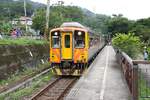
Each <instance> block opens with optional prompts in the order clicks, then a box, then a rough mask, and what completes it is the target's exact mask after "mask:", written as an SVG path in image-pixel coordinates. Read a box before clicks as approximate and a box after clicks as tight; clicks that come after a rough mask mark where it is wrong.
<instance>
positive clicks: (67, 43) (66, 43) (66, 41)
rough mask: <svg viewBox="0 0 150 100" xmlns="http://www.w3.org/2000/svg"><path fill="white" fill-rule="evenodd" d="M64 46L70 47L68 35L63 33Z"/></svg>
mask: <svg viewBox="0 0 150 100" xmlns="http://www.w3.org/2000/svg"><path fill="white" fill-rule="evenodd" d="M65 47H66V48H70V35H65Z"/></svg>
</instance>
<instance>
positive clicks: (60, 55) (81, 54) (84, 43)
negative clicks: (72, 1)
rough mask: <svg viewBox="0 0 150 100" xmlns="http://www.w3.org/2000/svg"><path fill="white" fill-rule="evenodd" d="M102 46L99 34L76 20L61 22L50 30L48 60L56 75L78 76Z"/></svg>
mask: <svg viewBox="0 0 150 100" xmlns="http://www.w3.org/2000/svg"><path fill="white" fill-rule="evenodd" d="M103 46H104V42H103V40H102V38H101V37H100V35H95V34H94V33H92V32H90V30H89V29H87V28H85V27H84V26H82V25H81V24H80V23H77V22H66V23H63V24H62V25H61V26H60V27H59V28H54V29H52V30H51V31H50V62H51V65H52V67H53V72H54V73H55V74H57V75H73V76H80V75H81V74H82V73H83V72H84V71H85V70H86V69H87V65H88V63H89V62H90V61H91V59H92V58H93V57H94V55H95V54H96V53H98V51H99V50H100V49H101V48H102V47H103Z"/></svg>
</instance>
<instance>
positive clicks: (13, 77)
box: [0, 62, 49, 87]
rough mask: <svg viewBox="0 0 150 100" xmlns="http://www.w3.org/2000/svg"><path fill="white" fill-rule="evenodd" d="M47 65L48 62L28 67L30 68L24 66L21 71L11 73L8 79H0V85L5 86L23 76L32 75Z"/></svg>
mask: <svg viewBox="0 0 150 100" xmlns="http://www.w3.org/2000/svg"><path fill="white" fill-rule="evenodd" d="M48 66H49V63H48V62H47V63H45V64H43V65H39V66H38V67H30V68H26V69H24V70H23V71H21V72H16V73H15V74H13V75H11V76H10V77H9V78H8V79H6V80H0V86H2V87H3V86H5V85H8V84H11V83H14V82H17V81H19V80H21V79H22V78H23V77H25V76H27V75H28V76H30V75H33V74H34V73H36V72H38V71H40V70H42V69H44V68H47V67H48Z"/></svg>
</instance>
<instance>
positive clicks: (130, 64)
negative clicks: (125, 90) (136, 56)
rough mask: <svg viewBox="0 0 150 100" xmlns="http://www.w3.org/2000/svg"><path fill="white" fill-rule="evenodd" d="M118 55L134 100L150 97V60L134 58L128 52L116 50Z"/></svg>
mask: <svg viewBox="0 0 150 100" xmlns="http://www.w3.org/2000/svg"><path fill="white" fill-rule="evenodd" d="M116 57H117V59H118V61H119V64H120V65H121V67H122V70H123V74H124V77H125V79H126V82H127V85H128V87H129V90H130V93H131V95H132V100H140V98H146V100H147V98H149V99H150V62H149V61H144V60H132V59H131V58H130V57H129V56H128V55H127V54H125V53H124V52H121V51H119V50H116ZM141 65H142V66H141ZM143 66H147V67H143ZM143 88H144V89H143Z"/></svg>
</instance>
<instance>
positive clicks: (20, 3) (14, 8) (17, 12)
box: [0, 0, 44, 21]
mask: <svg viewBox="0 0 150 100" xmlns="http://www.w3.org/2000/svg"><path fill="white" fill-rule="evenodd" d="M26 2H27V3H26V8H27V16H31V15H32V14H33V12H34V10H35V9H37V8H39V7H44V5H43V4H40V3H35V2H32V1H30V0H26ZM20 16H24V0H0V21H1V20H12V19H13V18H17V17H20Z"/></svg>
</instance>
